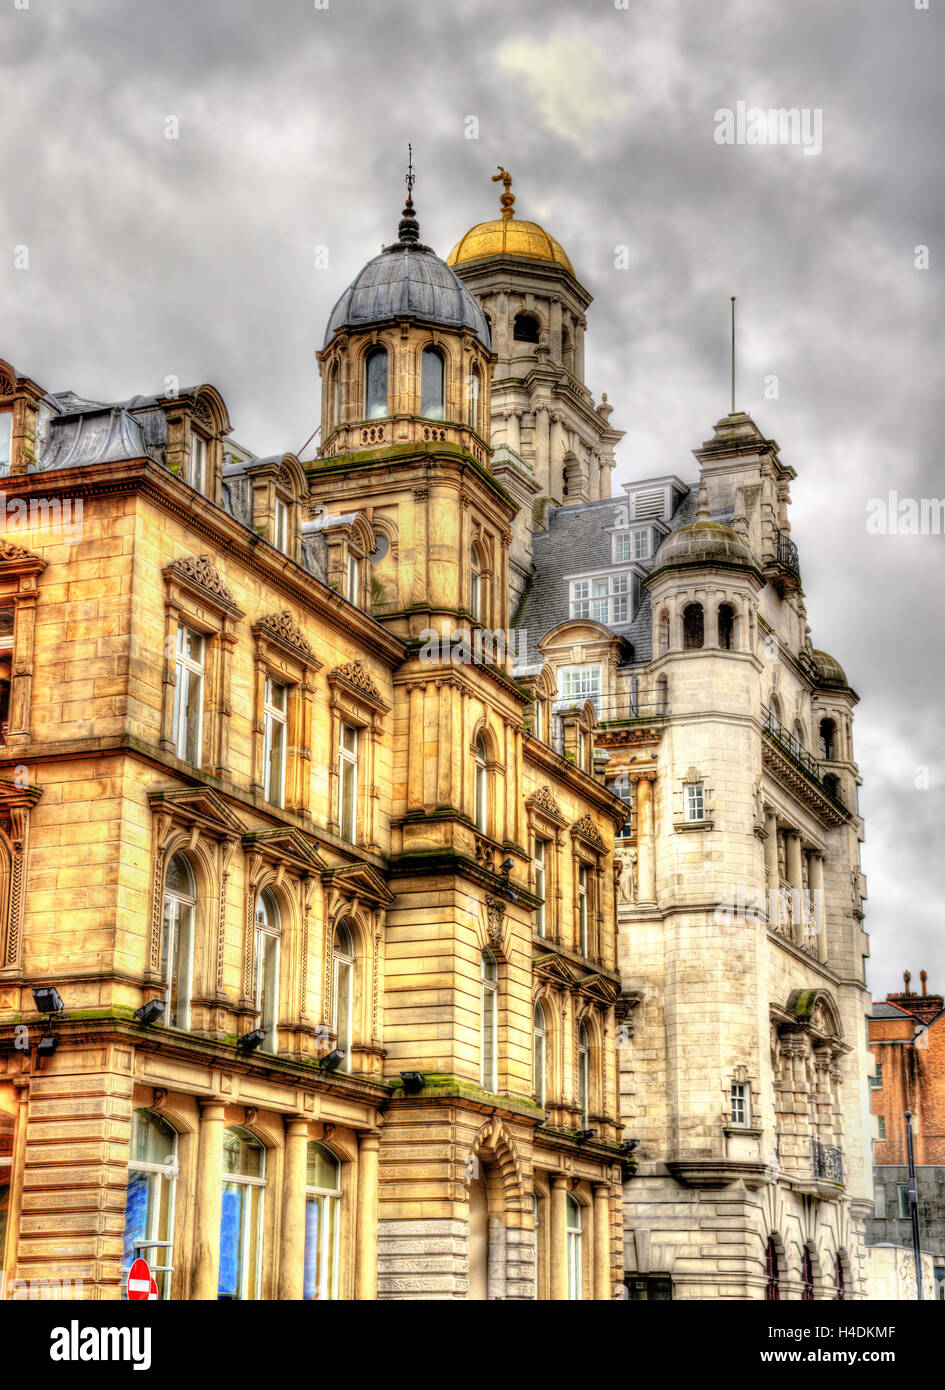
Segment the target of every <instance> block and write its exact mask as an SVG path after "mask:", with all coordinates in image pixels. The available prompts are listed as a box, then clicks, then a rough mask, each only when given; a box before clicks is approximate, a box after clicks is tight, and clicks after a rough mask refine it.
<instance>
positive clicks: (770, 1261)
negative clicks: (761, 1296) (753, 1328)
mask: <svg viewBox="0 0 945 1390" xmlns="http://www.w3.org/2000/svg"><path fill="white" fill-rule="evenodd" d="M765 1299H766V1301H767V1302H768V1303H778V1302H780V1299H781V1268H780V1265H779V1263H778V1247H777V1246H776V1245H775V1243H774V1238H773V1237H771V1236H769V1237H768V1245H767V1248H766V1250H765Z"/></svg>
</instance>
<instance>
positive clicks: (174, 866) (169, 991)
mask: <svg viewBox="0 0 945 1390" xmlns="http://www.w3.org/2000/svg"><path fill="white" fill-rule="evenodd" d="M196 907H197V889H196V887H195V885H194V875H193V872H192V870H191V867H190V865H189V864H188V862H187V860H186V859H185V858H184V856H183V855H182V854H175V855H174V856H173V858H172V859H171V861H170V863H169V864H168V866H167V874H166V876H165V879H164V931H163V935H162V938H161V975H162V977H163V979H164V1002H165V1006H166V1007H165V1014H164V1021H165V1023H169V1024H170V1025H171V1027H172V1028H189V1027H190V996H191V993H192V990H193V968H194V913H195V911H196Z"/></svg>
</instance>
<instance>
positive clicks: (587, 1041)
mask: <svg viewBox="0 0 945 1390" xmlns="http://www.w3.org/2000/svg"><path fill="white" fill-rule="evenodd" d="M575 1057H576V1059H577V1073H578V1105H579V1107H580V1111H581V1128H582V1129H587V1128H588V1126H589V1123H590V1118H591V1035H590V1033H589V1032H588V1028H587V1024H586V1023H585V1022H584V1019H583V1018H579V1019H578V1028H577V1045H576V1050H575Z"/></svg>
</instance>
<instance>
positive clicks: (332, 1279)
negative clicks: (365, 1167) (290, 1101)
mask: <svg viewBox="0 0 945 1390" xmlns="http://www.w3.org/2000/svg"><path fill="white" fill-rule="evenodd" d="M313 1148H316V1149H320V1150H321V1151H322V1152H323V1153H326V1154H328V1155H329V1156H330V1157H331V1159H332V1161H333V1162H334V1164H335V1168H336V1170H337V1173H338V1186H337V1187H334V1188H327V1187H318V1186H317V1184H313V1183H309V1182H308V1172H307V1165H308V1155H309V1151H310V1150H311V1149H313ZM305 1156H306V1182H305V1207H306V1213H305V1243H304V1251H303V1255H302V1264H303V1267H302V1298H303V1300H304V1301H305V1302H306V1303H317V1302H321V1301H322V1300H324V1301H325V1302H335V1301H337V1299H338V1288H339V1274H340V1264H341V1258H340V1256H341V1200H342V1194H343V1191H344V1184H343V1169H344V1164H343V1163H342V1162H341V1160H340V1159H339V1158H338V1156H337V1155H336V1154H333V1153H332V1152H331V1149H329V1148H328V1147H327V1146H326V1145H325V1144H320V1143H318V1141H317V1140H315V1139H310V1140H309V1141H308V1145H307V1147H306V1155H305ZM312 1203H314V1204H316V1205H317V1207H318V1235H317V1240H318V1245H319V1249H318V1252H317V1255H316V1258H315V1260H314V1262H313V1265H314V1272H315V1274H316V1275H317V1272H318V1268H319V1261H320V1260H325V1261H326V1262H327V1267H328V1277H327V1280H325V1282H324V1283H322V1284H319V1283H318V1281H317V1279H316V1281H315V1282H314V1284H313V1287H314V1288H315V1290H316V1292H314V1293H313V1294H312V1297H311V1298H306V1295H305V1288H306V1280H307V1277H308V1261H309V1253H308V1252H309V1243H308V1207H309V1205H310V1204H312ZM326 1215H327V1217H328V1220H327V1221H326V1220H325V1219H324V1218H325V1216H326ZM329 1247H330V1248H329ZM320 1288H327V1292H326V1293H324V1294H320V1293H319V1292H317V1290H318V1289H320Z"/></svg>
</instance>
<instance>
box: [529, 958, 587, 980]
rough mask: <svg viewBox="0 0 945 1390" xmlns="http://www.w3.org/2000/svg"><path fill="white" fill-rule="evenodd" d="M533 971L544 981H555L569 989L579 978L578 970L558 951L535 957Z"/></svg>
mask: <svg viewBox="0 0 945 1390" xmlns="http://www.w3.org/2000/svg"><path fill="white" fill-rule="evenodd" d="M532 970H533V972H534V974H536V975H540V976H541V977H542V978H543V979H546V980H555V981H557V982H558V983H559V984H564V985H567V986H568V987H569V988H570V987H571V986H572V985H573V984H574V983H575V981H576V980H577V978H578V972H577V970H576V969H575V968H574V967H573V966H572V965H570V964H569V963H568V961H566V960H565V959H564V957H563V956H559V955H558V953H557V952H556V951H548V952H547V953H546V954H545V955H543V956H535V958H534V960H533V961H532Z"/></svg>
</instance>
